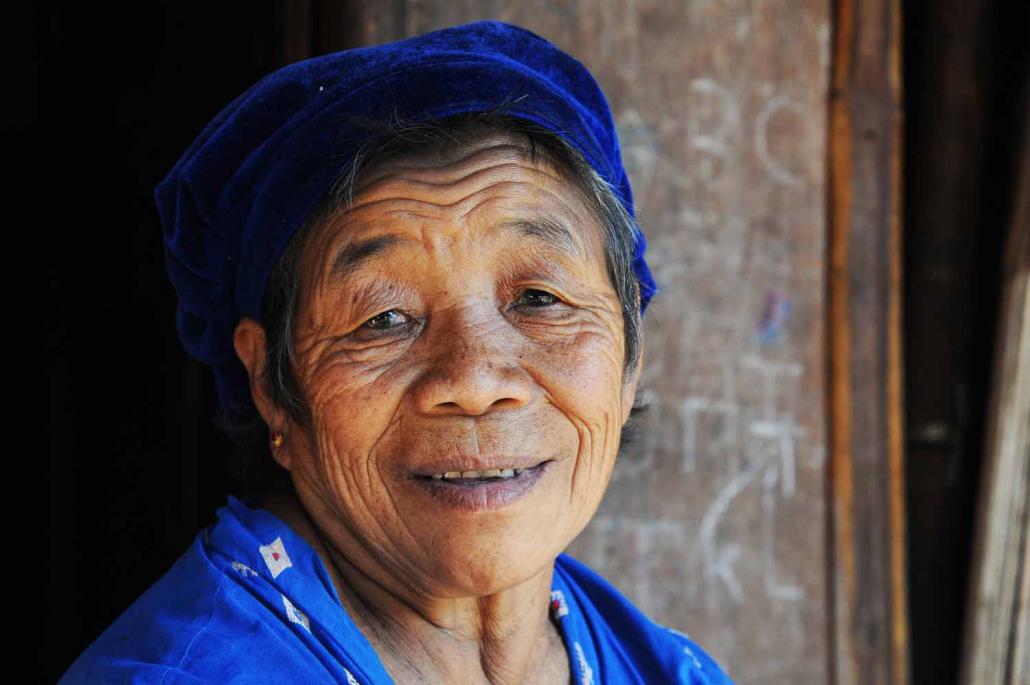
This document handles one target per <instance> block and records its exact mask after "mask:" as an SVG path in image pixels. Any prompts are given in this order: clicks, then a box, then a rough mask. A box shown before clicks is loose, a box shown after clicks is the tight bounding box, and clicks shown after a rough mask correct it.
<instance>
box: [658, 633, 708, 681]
mask: <svg viewBox="0 0 1030 685" xmlns="http://www.w3.org/2000/svg"><path fill="white" fill-rule="evenodd" d="M662 627H663V628H665V629H666V630H668V631H669V632H670V633H672V634H673V635H677V636H679V637H681V638H683V639H684V640H690V636H689V635H687V634H686V633H681V632H680V631H678V630H676V629H675V628H670V627H669V626H662ZM683 653H684V654H686V655H687V656H689V657H690V660H691V661H692V662H693V664H694V668H696V669H698V670H699V671H700V670H704V667H703V666H702V665H701V661H700V659H698V658H697V655H696V654H694V652H693V651H691V649H690V647H688V646H686V645H683Z"/></svg>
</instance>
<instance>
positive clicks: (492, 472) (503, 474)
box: [433, 469, 526, 480]
mask: <svg viewBox="0 0 1030 685" xmlns="http://www.w3.org/2000/svg"><path fill="white" fill-rule="evenodd" d="M525 470H526V469H487V470H485V471H447V472H446V473H434V474H433V480H440V479H444V480H452V479H458V478H514V477H515V476H517V475H519V474H520V473H522V472H523V471H525Z"/></svg>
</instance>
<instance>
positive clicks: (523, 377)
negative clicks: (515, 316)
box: [414, 322, 534, 416]
mask: <svg viewBox="0 0 1030 685" xmlns="http://www.w3.org/2000/svg"><path fill="white" fill-rule="evenodd" d="M498 328H499V329H501V330H496V329H498ZM507 328H508V327H507V326H506V325H505V324H500V325H498V326H494V325H490V324H486V323H485V322H479V323H478V324H473V323H466V324H464V325H462V326H461V328H460V330H455V329H454V328H451V329H450V330H445V331H440V332H439V333H438V338H439V342H438V343H435V344H436V345H437V347H438V349H437V350H435V351H434V352H433V354H432V362H431V364H430V366H429V368H427V369H426V371H425V372H424V373H423V374H422V376H421V377H420V378H419V380H418V385H417V387H416V388H415V391H414V396H415V403H416V405H417V407H418V409H419V410H420V411H421V412H423V413H426V414H467V415H474V416H478V415H480V414H485V413H487V412H489V411H494V410H498V409H515V408H518V407H522V406H524V405H526V404H528V403H529V402H530V401H531V399H532V396H533V387H534V386H533V379H532V377H531V376H530V375H529V374H528V373H527V372H526V370H525V369H523V368H522V367H521V365H520V364H519V361H518V360H519V356H518V355H519V349H517V345H518V341H517V340H516V339H515V337H514V334H513V332H512V331H510V330H505V329H507ZM491 329H494V330H491Z"/></svg>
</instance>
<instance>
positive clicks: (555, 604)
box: [551, 590, 569, 618]
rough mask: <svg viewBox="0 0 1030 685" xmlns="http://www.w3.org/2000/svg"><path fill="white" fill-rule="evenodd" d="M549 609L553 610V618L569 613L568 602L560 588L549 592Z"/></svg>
mask: <svg viewBox="0 0 1030 685" xmlns="http://www.w3.org/2000/svg"><path fill="white" fill-rule="evenodd" d="M551 611H552V612H554V617H555V618H562V617H563V616H568V615H569V604H568V602H566V601H565V595H564V594H563V593H562V591H561V590H555V591H553V592H552V593H551Z"/></svg>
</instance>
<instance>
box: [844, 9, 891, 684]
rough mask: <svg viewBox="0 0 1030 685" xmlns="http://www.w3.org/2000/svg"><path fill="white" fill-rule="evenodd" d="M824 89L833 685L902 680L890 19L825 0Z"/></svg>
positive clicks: (880, 11)
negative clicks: (829, 49)
mask: <svg viewBox="0 0 1030 685" xmlns="http://www.w3.org/2000/svg"><path fill="white" fill-rule="evenodd" d="M835 9H836V12H835V17H834V29H835V31H834V48H833V67H832V73H833V76H832V88H831V92H830V154H829V167H830V171H829V174H830V198H829V204H830V282H829V289H830V306H829V309H830V314H829V316H830V322H831V327H830V366H831V371H830V385H831V419H830V421H831V438H830V442H831V469H830V478H831V481H830V482H831V493H832V494H831V499H832V503H833V527H832V536H833V551H834V556H833V558H834V563H833V568H832V574H833V586H832V601H831V609H832V611H833V613H834V621H833V639H832V642H833V644H834V650H835V659H834V663H835V665H834V674H833V675H834V682H836V683H838V684H839V685H852V684H857V683H906V682H908V680H909V664H908V631H907V617H906V592H905V587H906V583H905V553H904V541H905V529H904V501H903V494H902V493H903V492H904V489H903V484H904V480H903V478H904V472H903V469H902V456H903V452H902V450H903V439H902V432H903V427H902V417H903V410H902V401H903V398H902V385H901V369H902V367H901V338H900V335H901V315H902V311H901V263H902V254H901V176H900V171H901V151H902V121H903V109H902V100H901V98H902V84H901V69H900V67H901V65H900V56H899V50H900V41H901V35H900V31H901V25H900V24H901V20H900V9H899V7H898V3H897V2H891V1H890V0H877V1H874V0H868V1H864V0H845V1H843V2H840V3H837V4H836V5H835Z"/></svg>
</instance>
